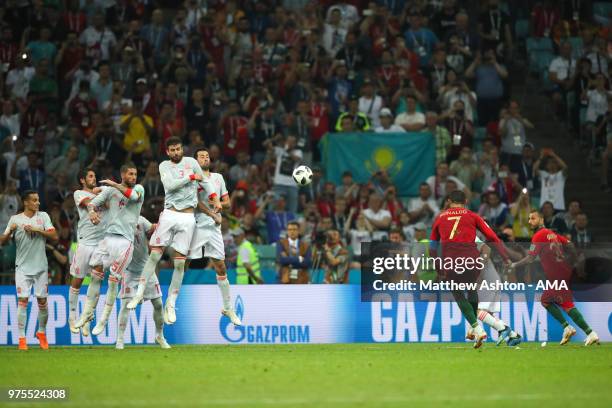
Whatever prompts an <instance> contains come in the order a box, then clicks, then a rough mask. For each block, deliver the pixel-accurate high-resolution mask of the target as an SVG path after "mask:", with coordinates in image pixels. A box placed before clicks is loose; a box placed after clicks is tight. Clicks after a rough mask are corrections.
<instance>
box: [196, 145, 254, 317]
mask: <svg viewBox="0 0 612 408" xmlns="http://www.w3.org/2000/svg"><path fill="white" fill-rule="evenodd" d="M195 158H196V160H197V162H198V165H199V166H200V168H201V169H202V172H203V173H204V180H205V181H207V182H208V183H209V184H210V186H211V187H212V188H213V192H214V193H215V195H216V196H217V197H219V198H220V200H221V207H222V208H224V209H228V208H230V205H231V202H230V198H229V194H228V193H227V188H226V187H225V180H223V176H222V175H221V174H219V173H211V172H210V155H209V154H208V150H206V149H198V150H196V152H195ZM195 220H196V228H195V232H194V234H193V239H192V240H191V247H190V248H189V256H188V259H189V260H192V259H199V258H202V255H203V254H202V252H204V256H206V257H208V258H210V261H211V262H212V265H213V268H215V271H216V272H217V285H218V286H219V290H220V291H221V298H222V300H223V310H222V311H221V313H222V314H223V315H225V316H227V317H229V319H230V320H231V321H232V323H234V325H236V326H240V325H242V322H241V321H240V318H239V317H238V316H237V315H236V312H234V309H233V308H232V306H231V295H230V284H229V281H228V279H227V271H226V269H225V245H224V243H223V234H222V233H221V214H220V213H218V212H216V209H215V208H214V206H213V205H211V204H210V203H209V200H208V194H207V193H206V191H205V190H204V187H203V186H199V187H198V211H196V213H195ZM187 267H188V266H187Z"/></svg>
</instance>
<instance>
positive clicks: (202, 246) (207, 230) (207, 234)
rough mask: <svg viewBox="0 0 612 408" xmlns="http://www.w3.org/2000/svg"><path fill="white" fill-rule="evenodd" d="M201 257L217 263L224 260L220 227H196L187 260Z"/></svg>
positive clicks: (223, 246)
mask: <svg viewBox="0 0 612 408" xmlns="http://www.w3.org/2000/svg"><path fill="white" fill-rule="evenodd" d="M202 250H203V251H202ZM202 254H203V255H202ZM202 256H206V257H208V258H212V259H216V260H219V261H222V260H224V259H225V245H224V244H223V235H222V234H221V226H215V225H209V226H205V227H196V229H195V231H194V233H193V239H192V240H191V247H190V248H189V255H188V256H187V258H188V259H199V258H202Z"/></svg>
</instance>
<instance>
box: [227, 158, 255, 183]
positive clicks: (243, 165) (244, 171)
mask: <svg viewBox="0 0 612 408" xmlns="http://www.w3.org/2000/svg"><path fill="white" fill-rule="evenodd" d="M249 159H250V158H249V154H248V153H247V152H238V154H237V155H236V164H234V165H233V166H232V167H230V170H229V179H230V181H231V183H232V185H235V184H236V183H238V181H240V180H246V179H247V178H248V176H249V171H250V167H251V165H250V160H249Z"/></svg>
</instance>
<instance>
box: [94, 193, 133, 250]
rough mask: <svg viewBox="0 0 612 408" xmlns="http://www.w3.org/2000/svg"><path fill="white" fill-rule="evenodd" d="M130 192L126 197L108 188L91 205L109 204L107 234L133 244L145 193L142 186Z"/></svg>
mask: <svg viewBox="0 0 612 408" xmlns="http://www.w3.org/2000/svg"><path fill="white" fill-rule="evenodd" d="M130 190H131V191H130V196H129V197H126V196H125V195H124V194H122V193H121V192H120V191H119V190H117V189H116V188H107V189H105V190H104V191H102V192H101V193H100V194H98V195H97V196H96V197H95V198H94V199H93V200H91V202H90V203H91V204H92V205H93V206H96V207H100V206H102V205H104V204H108V214H107V217H108V221H107V226H106V234H115V235H121V236H123V237H125V238H126V239H127V240H128V241H130V242H133V241H134V233H135V232H136V224H137V223H138V217H139V216H140V209H141V208H142V203H143V202H144V196H145V192H144V187H143V186H141V185H140V184H136V185H135V186H134V187H132V188H131V189H130Z"/></svg>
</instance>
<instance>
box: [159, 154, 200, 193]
mask: <svg viewBox="0 0 612 408" xmlns="http://www.w3.org/2000/svg"><path fill="white" fill-rule="evenodd" d="M168 166H170V164H169V163H166V162H162V163H161V164H160V165H159V175H160V178H161V182H162V184H163V185H164V190H165V191H166V193H171V192H174V191H176V190H178V189H180V188H181V187H183V186H186V185H187V184H189V183H191V182H192V181H202V178H203V173H202V169H200V168H199V166H196V167H197V168H195V169H194V172H195V173H194V174H190V175H185V176H183V177H180V178H175V177H173V176H172V172H171V171H170V169H169V168H168ZM198 170H199V171H198Z"/></svg>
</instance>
